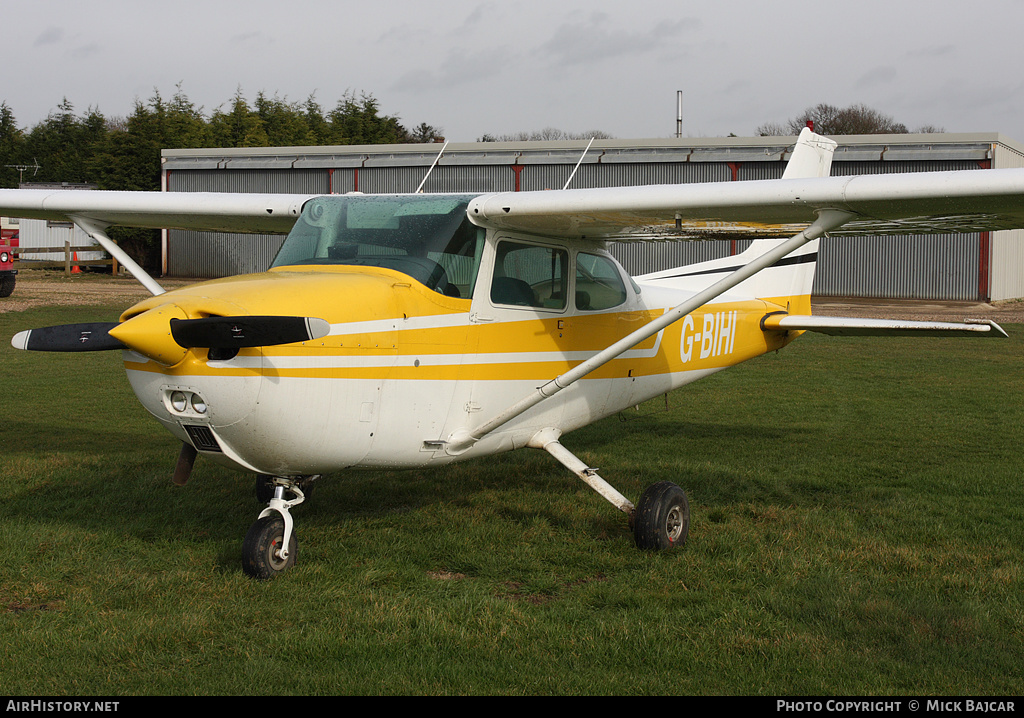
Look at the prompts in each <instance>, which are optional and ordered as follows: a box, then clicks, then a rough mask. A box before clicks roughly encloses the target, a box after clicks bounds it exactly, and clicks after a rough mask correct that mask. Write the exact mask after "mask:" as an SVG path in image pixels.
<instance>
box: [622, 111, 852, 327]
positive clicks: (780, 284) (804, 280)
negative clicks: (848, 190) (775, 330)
mask: <svg viewBox="0 0 1024 718" xmlns="http://www.w3.org/2000/svg"><path fill="white" fill-rule="evenodd" d="M836 146H837V143H836V142H835V141H833V140H830V139H829V138H827V137H822V136H821V135H816V134H814V132H812V131H811V130H810V129H809V128H805V129H804V130H803V131H801V132H800V136H799V137H798V138H797V141H796V145H794V147H793V153H792V155H791V156H790V159H789V162H788V163H787V164H786V169H785V170H784V171H783V173H782V179H784V180H788V179H814V178H820V177H828V176H829V174H830V173H831V171H832V155H833V153H834V152H835V149H836ZM784 241H786V240H784V239H758V240H755V241H753V242H752V243H751V244H750V246H749V247H748V248H747V249H746V250H745V251H743V252H742V253H740V254H739V255H736V256H730V257H722V258H720V259H712V260H710V261H707V262H700V263H697V264H691V265H687V266H686V271H685V272H683V273H681V272H680V270H679V268H677V269H672V270H665V271H663V272H655V273H652V274H648V275H645V276H643V277H641V278H640V279H642V280H667V281H670V282H671V281H675V282H677V284H676V286H687V287H688V288H689V287H697V286H698V285H700V286H703V285H706V284H709V283H711V282H713V281H716V279H717V278H719V275H724V274H728V273H729V272H732V271H734V270H735V269H736V267H737V266H742V265H744V264H746V263H748V262H751V261H753V260H754V259H756V258H757V257H760V256H761V255H763V254H765V253H766V252H768V251H769V250H771V249H773V248H775V247H777V246H778V245H780V244H782V243H783V242H784ZM817 260H818V240H817V239H815V240H812V241H811V242H808V243H807V244H805V245H804V246H802V247H801V248H800V249H798V250H796V251H795V252H793V253H792V254H791V255H789V256H787V257H785V258H783V259H781V260H779V261H778V262H776V263H775V264H774V265H773V266H771V267H768V268H767V269H764V270H762V271H761V272H759V273H758V274H756V275H755V276H753V277H751V278H750V279H748V280H746V281H745V282H743V283H742V284H740V285H738V286H737V287H736V289H735V291H736V292H737V293H742V294H743V295H745V296H751V297H757V298H759V299H764V300H766V301H769V302H772V303H774V304H778V305H780V306H783V307H786V306H788V307H790V308H791V311H793V312H794V313H801V314H810V313H811V287H812V285H813V284H814V270H815V267H816V266H817ZM684 278H685V279H684Z"/></svg>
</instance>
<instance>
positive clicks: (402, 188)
mask: <svg viewBox="0 0 1024 718" xmlns="http://www.w3.org/2000/svg"><path fill="white" fill-rule="evenodd" d="M835 139H836V140H837V141H838V142H839V147H838V148H837V150H836V153H835V158H834V161H833V164H832V174H833V175H850V174H876V173H886V172H922V171H942V170H974V169H987V168H1004V167H1024V145H1021V144H1019V143H1017V142H1014V141H1012V140H1010V139H1008V138H1005V137H1003V136H1001V135H999V134H995V133H986V134H947V133H943V134H919V135H913V134H909V135H851V136H845V137H837V138H835ZM795 141H796V138H795V137H755V138H741V137H728V138H696V139H694V138H680V139H677V138H670V139H660V140H597V141H595V142H594V143H593V144H592V146H591V147H590V150H589V151H588V152H587V153H586V155H585V156H584V157H583V161H582V163H581V164H580V166H579V169H578V171H577V172H576V174H575V175H574V176H573V178H572V183H571V185H570V186H571V187H573V188H582V187H612V186H625V185H646V184H673V183H683V182H726V181H743V180H751V179H771V178H778V177H781V176H782V171H783V168H784V167H785V163H786V160H787V159H788V157H789V153H790V151H791V150H792V148H793V145H794V143H795ZM586 146H587V142H586V141H560V142H486V143H461V144H456V143H451V144H449V145H448V146H447V148H446V149H445V150H444V154H443V156H442V157H441V158H440V159H438V153H439V152H440V150H441V146H440V145H431V144H427V145H424V144H417V145H373V146H356V145H353V146H335V147H279V148H245V149H197V150H164V151H163V153H162V163H163V180H162V182H163V189H164V190H165V191H169V192H186V191H187V192H285V193H311V194H327V193H345V192H353V191H358V192H364V193H367V194H371V193H385V192H415V191H416V190H417V188H419V186H420V184H421V183H422V182H423V181H424V178H425V177H426V182H425V183H424V184H423V190H422V191H424V192H511V191H523V190H541V189H549V188H561V187H562V186H563V185H564V184H565V183H566V181H567V180H568V179H569V177H570V176H571V175H572V172H573V169H574V168H575V167H576V165H577V163H578V162H580V156H581V155H582V154H583V152H584V150H585V149H586ZM435 162H436V166H435V167H434V168H433V170H432V171H430V173H429V176H428V171H429V170H430V168H431V166H432V165H434V164H435ZM282 240H283V237H281V236H275V235H256V236H254V235H229V234H213V233H204V232H188V231H179V230H170V231H166V232H165V233H164V237H163V273H164V274H167V275H171V276H187V277H218V276H225V275H230V274H239V273H244V272H254V271H262V270H264V269H266V268H267V267H268V266H269V265H270V262H271V260H272V259H273V257H274V254H275V253H276V252H277V249H278V247H279V246H280V244H281V242H282ZM1021 240H1024V231H1013V232H1006V231H1001V232H985V233H980V234H968V235H936V236H929V237H912V238H911V237H878V238H873V237H863V238H858V237H846V238H834V239H830V240H828V241H826V242H823V243H822V246H821V251H820V255H819V262H818V271H817V273H816V276H815V283H814V294H815V295H816V296H822V297H873V298H886V299H936V300H943V299H948V300H969V301H998V300H1002V299H1011V298H1020V297H1024V242H1022V241H1021ZM745 247H746V242H744V241H743V240H739V241H733V240H716V241H702V242H675V241H672V242H641V243H616V244H613V245H612V246H611V247H610V249H611V251H612V253H613V254H614V255H616V256H617V257H618V259H619V260H620V261H621V262H622V264H623V265H624V267H625V268H626V269H627V270H628V271H629V272H630V273H631V274H634V275H637V274H643V273H646V272H653V271H656V270H659V269H666V268H669V267H673V266H680V265H683V264H688V263H691V262H696V261H702V260H705V259H711V258H716V257H722V256H727V255H730V254H735V253H738V252H740V251H742V250H743V249H744V248H745Z"/></svg>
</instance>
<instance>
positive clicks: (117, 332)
mask: <svg viewBox="0 0 1024 718" xmlns="http://www.w3.org/2000/svg"><path fill="white" fill-rule="evenodd" d="M172 319H188V315H187V314H185V311H184V310H183V309H182V308H181V307H179V306H177V305H175V304H163V305H161V306H159V307H157V308H155V309H150V310H149V311H147V312H143V313H142V314H138V315H136V316H134V317H132V318H131V319H129V320H127V321H125V322H121V324H118V325H117V326H116V327H114V328H113V329H111V330H110V332H109V333H110V336H112V337H114V338H115V339H117V340H118V341H119V342H121V343H122V344H124V345H125V346H126V347H128V348H129V349H131V350H132V351H134V352H138V353H139V354H142V355H143V356H145V357H149V358H150V359H152V360H153V361H155V362H157V363H158V364H163V365H164V366H174V365H175V364H177V363H178V362H180V361H181V360H182V359H184V358H185V354H187V353H188V349H186V348H185V347H182V346H179V344H178V343H177V342H176V341H174V337H173V336H171V320H172Z"/></svg>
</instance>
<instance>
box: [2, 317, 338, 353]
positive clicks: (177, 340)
mask: <svg viewBox="0 0 1024 718" xmlns="http://www.w3.org/2000/svg"><path fill="white" fill-rule="evenodd" d="M170 314H173V312H170V313H166V314H165V313H164V312H162V311H160V310H150V312H144V313H143V314H141V315H139V316H138V317H133V318H132V319H129V320H128V321H126V322H121V323H118V322H92V323H86V324H61V325H59V326H54V327H42V328H41V329H29V330H26V331H23V332H18V333H17V334H15V335H14V338H12V339H11V345H12V346H13V347H15V348H16V349H26V350H28V351H44V352H87V351H104V350H110V349H132V350H135V351H139V352H141V353H142V354H145V355H146V356H149V357H150V358H152V359H155V360H157V361H164V360H166V359H168V358H173V357H174V356H176V355H177V356H178V360H180V359H181V357H183V356H184V352H182V351H181V350H182V349H193V348H196V347H206V348H210V349H241V348H246V347H262V346H274V345H277V344H292V343H294V342H304V341H310V340H313V339H319V338H321V337H324V336H327V334H328V333H329V332H330V330H331V325H330V324H328V323H327V322H326V321H324V320H323V319H318V318H316V317H281V316H237V317H206V318H203V319H179V318H177V317H174V316H170ZM147 315H149V316H147ZM168 316H169V319H165V317H168ZM143 318H145V319H143ZM140 320H141V321H140ZM133 322H134V323H135V324H133ZM165 322H166V323H165ZM168 339H170V340H173V344H172V342H171V341H168ZM171 363H172V364H173V363H176V362H174V361H172V362H171Z"/></svg>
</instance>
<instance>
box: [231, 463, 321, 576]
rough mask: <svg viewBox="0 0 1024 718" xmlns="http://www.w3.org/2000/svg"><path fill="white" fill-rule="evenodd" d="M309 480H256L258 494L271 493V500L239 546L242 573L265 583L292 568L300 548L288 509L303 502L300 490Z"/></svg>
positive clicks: (304, 497)
mask: <svg viewBox="0 0 1024 718" xmlns="http://www.w3.org/2000/svg"><path fill="white" fill-rule="evenodd" d="M308 480H309V477H273V478H271V477H262V476H261V477H259V479H258V483H257V494H259V495H262V496H266V495H267V493H270V499H269V500H268V502H267V508H265V509H263V511H262V512H261V513H260V515H259V518H257V519H256V522H255V523H254V524H253V525H252V526H251V527H249V532H248V533H247V534H246V535H245V540H244V541H243V542H242V570H243V571H245V573H246V575H248V576H251V577H252V578H257V579H261V580H266V579H270V578H274V577H275V576H279V575H281V574H282V573H284V572H285V571H287V570H288V569H289V568H291V567H292V566H294V565H295V558H296V555H297V554H298V548H299V544H298V540H297V539H296V538H295V532H294V526H293V521H292V516H291V513H290V509H291V508H292V507H293V506H298V505H299V504H301V503H302V502H303V501H305V500H306V495H305V493H304V492H303V490H302V488H300V486H301V485H305V484H306V483H307V481H308ZM261 487H262V488H261ZM286 497H289V498H286Z"/></svg>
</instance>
